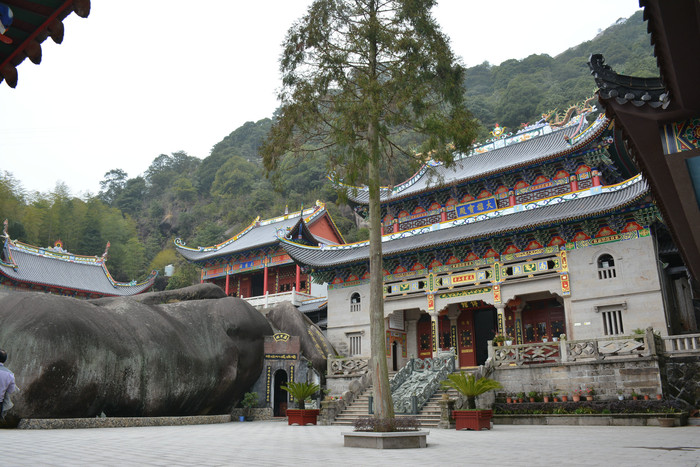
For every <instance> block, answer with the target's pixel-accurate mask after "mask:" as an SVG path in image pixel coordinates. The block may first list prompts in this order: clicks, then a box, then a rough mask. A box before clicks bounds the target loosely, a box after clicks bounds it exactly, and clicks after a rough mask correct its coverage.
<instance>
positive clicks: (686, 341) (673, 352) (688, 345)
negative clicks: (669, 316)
mask: <svg viewBox="0 0 700 467" xmlns="http://www.w3.org/2000/svg"><path fill="white" fill-rule="evenodd" d="M661 341H662V342H663V351H664V352H665V353H666V354H668V355H670V356H678V355H698V354H700V334H681V335H677V336H667V337H662V338H661Z"/></svg>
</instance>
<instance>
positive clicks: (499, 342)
mask: <svg viewBox="0 0 700 467" xmlns="http://www.w3.org/2000/svg"><path fill="white" fill-rule="evenodd" d="M505 341H506V336H504V335H503V334H496V335H495V336H493V343H494V345H498V346H501V345H503V343H504V342H505Z"/></svg>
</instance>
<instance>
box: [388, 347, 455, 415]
mask: <svg viewBox="0 0 700 467" xmlns="http://www.w3.org/2000/svg"><path fill="white" fill-rule="evenodd" d="M454 369H455V354H454V352H453V351H450V352H441V353H439V354H438V356H437V357H435V358H426V359H413V358H412V359H411V360H409V362H408V363H407V364H406V365H405V366H404V367H403V368H401V370H399V372H398V373H397V374H396V375H395V376H394V378H393V379H392V381H391V390H392V391H391V392H392V399H393V401H394V412H395V413H402V414H416V413H418V412H419V411H420V409H421V408H422V407H423V406H424V405H425V404H426V403H427V402H428V400H430V398H431V397H432V396H433V394H434V393H435V391H437V390H438V389H439V388H440V383H441V382H442V381H443V380H445V379H446V378H447V375H448V374H450V373H452V372H453V371H454Z"/></svg>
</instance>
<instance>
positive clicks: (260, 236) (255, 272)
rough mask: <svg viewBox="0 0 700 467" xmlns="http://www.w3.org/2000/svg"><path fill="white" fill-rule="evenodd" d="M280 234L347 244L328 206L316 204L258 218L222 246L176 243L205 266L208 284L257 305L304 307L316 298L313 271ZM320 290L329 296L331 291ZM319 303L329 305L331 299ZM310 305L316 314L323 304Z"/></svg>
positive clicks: (314, 242)
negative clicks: (307, 270)
mask: <svg viewBox="0 0 700 467" xmlns="http://www.w3.org/2000/svg"><path fill="white" fill-rule="evenodd" d="M278 235H282V236H292V237H294V238H295V239H296V240H297V241H299V242H301V243H307V244H312V245H315V246H316V245H318V243H319V242H321V243H324V244H328V245H333V244H338V243H344V240H343V237H342V235H341V234H340V231H339V230H338V228H337V227H336V226H335V224H334V223H333V220H332V219H331V217H330V215H329V214H328V212H327V211H326V209H325V205H324V204H323V203H321V202H316V205H315V206H314V207H312V208H308V209H302V210H301V211H297V212H294V213H288V214H285V215H283V216H279V217H274V218H272V219H266V220H260V218H259V217H258V218H257V219H255V220H254V221H253V222H252V223H251V224H250V225H249V226H248V227H247V228H245V229H244V230H243V231H242V232H240V233H239V234H237V235H235V236H233V237H231V238H230V239H228V240H226V241H225V242H223V243H220V244H218V245H214V246H209V247H198V248H190V247H188V246H186V244H185V243H184V242H183V241H182V240H181V239H176V240H175V246H176V248H177V251H179V252H180V254H182V256H184V257H185V259H187V260H188V261H190V262H191V263H194V264H196V265H197V266H199V267H201V268H202V272H201V274H202V275H201V281H202V282H212V283H214V284H217V285H219V286H220V287H221V288H222V289H224V291H225V292H226V294H227V295H230V296H234V297H241V298H245V299H247V300H248V302H249V303H251V304H252V305H253V306H257V307H263V306H267V305H270V304H272V303H275V302H277V301H281V300H290V299H291V301H292V303H294V304H295V305H300V304H301V303H302V302H303V301H305V300H311V299H314V298H316V295H315V294H317V292H316V291H315V290H312V284H311V281H310V280H309V276H308V274H306V273H302V271H301V268H300V267H299V266H297V265H296V264H295V263H294V261H293V260H292V258H290V256H289V255H288V254H287V253H286V252H285V251H284V249H283V248H282V247H281V245H280V240H279V238H278ZM318 294H319V295H324V296H325V290H324V291H323V292H322V293H320V292H319V293H318ZM318 305H319V306H321V305H322V306H323V307H325V302H320V303H319V304H318ZM306 308H308V312H309V313H313V311H314V310H318V308H319V307H318V306H316V307H313V306H307V307H306ZM323 309H324V310H325V308H323Z"/></svg>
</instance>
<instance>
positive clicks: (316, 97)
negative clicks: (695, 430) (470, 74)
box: [261, 0, 476, 418]
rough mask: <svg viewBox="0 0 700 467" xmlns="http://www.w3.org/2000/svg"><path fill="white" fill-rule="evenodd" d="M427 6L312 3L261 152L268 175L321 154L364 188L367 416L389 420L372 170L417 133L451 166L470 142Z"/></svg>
mask: <svg viewBox="0 0 700 467" xmlns="http://www.w3.org/2000/svg"><path fill="white" fill-rule="evenodd" d="M434 4H435V2H434V1H433V0H404V1H399V0H396V1H388V0H355V1H350V0H346V1H342V0H317V1H315V2H314V3H313V4H312V5H311V7H310V8H309V10H308V13H307V14H306V16H304V17H303V18H302V19H301V20H300V21H298V22H296V23H295V24H294V25H293V26H292V27H291V29H290V30H289V32H288V33H287V37H286V40H285V43H284V52H283V55H282V58H281V62H280V68H281V71H282V81H283V89H282V91H281V93H280V100H281V102H282V108H281V110H280V114H279V118H278V119H277V120H276V121H275V123H274V125H273V127H272V130H271V131H270V135H269V137H268V139H267V140H266V141H265V144H264V145H263V146H262V148H261V153H262V155H263V160H264V163H265V167H266V168H267V169H268V170H269V171H274V169H275V168H276V166H277V165H278V163H279V161H280V160H281V158H282V157H283V156H284V155H285V154H287V153H292V154H294V155H297V156H308V155H309V154H310V153H313V152H314V151H316V150H319V149H324V150H326V152H327V154H328V165H329V168H330V169H332V170H333V171H334V172H335V174H336V175H337V176H340V177H342V178H343V179H344V180H346V181H347V182H349V183H351V184H357V183H358V182H361V183H366V184H367V185H368V186H369V195H370V203H369V209H370V211H369V212H370V264H369V269H370V271H371V273H372V274H371V278H370V322H371V342H372V358H371V367H372V372H373V377H374V388H375V390H374V391H375V393H374V401H375V403H374V408H375V415H376V416H377V417H380V418H393V416H394V409H393V404H392V401H391V393H390V391H389V383H388V371H387V363H386V356H385V352H384V346H385V344H384V339H385V335H384V303H383V295H382V285H383V284H382V277H383V274H382V271H383V267H382V247H381V232H380V221H381V220H380V217H381V212H380V204H379V185H380V169H381V167H382V166H384V167H388V166H389V165H390V164H391V163H392V161H393V160H394V159H395V157H396V156H398V155H404V156H409V157H410V156H411V155H412V154H413V151H412V149H414V148H410V147H403V146H402V145H401V144H399V141H400V139H401V137H402V136H404V135H405V134H406V133H408V132H409V131H410V132H415V133H418V134H424V135H426V137H425V139H424V140H423V143H422V144H421V146H420V147H419V148H418V149H419V151H421V152H422V153H423V154H426V155H427V154H430V156H431V157H432V158H433V159H436V160H440V161H443V162H445V163H450V162H452V152H451V148H450V145H454V146H453V147H454V148H456V149H457V150H461V151H467V150H469V148H470V147H471V143H472V141H473V139H474V137H475V136H476V131H475V126H476V125H475V123H474V120H473V118H472V117H471V115H470V114H469V112H468V111H467V109H466V107H465V105H464V92H463V88H462V83H463V80H464V70H463V68H462V67H460V66H459V65H458V64H456V60H455V57H454V55H453V54H452V51H451V50H450V48H449V45H448V41H447V38H446V37H445V36H444V35H443V34H442V33H441V32H440V30H439V27H438V25H437V23H436V22H435V20H434V18H433V17H432V16H431V14H430V10H431V8H432V7H433V6H434Z"/></svg>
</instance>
